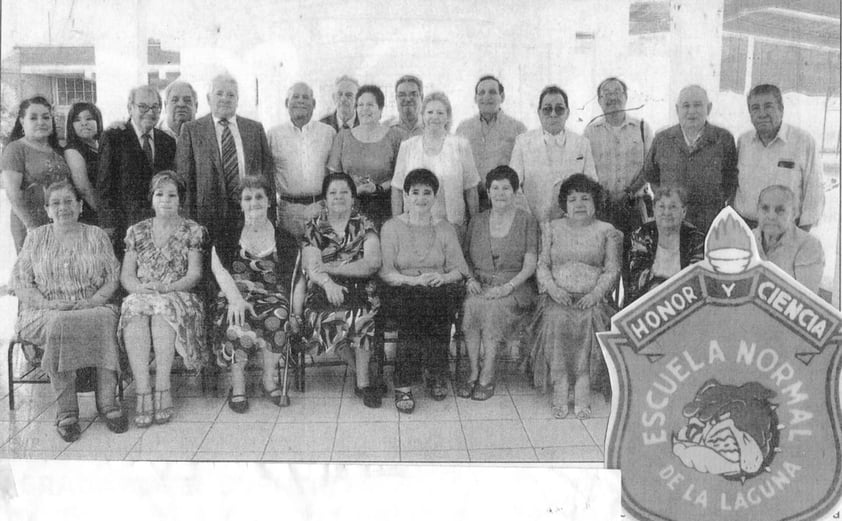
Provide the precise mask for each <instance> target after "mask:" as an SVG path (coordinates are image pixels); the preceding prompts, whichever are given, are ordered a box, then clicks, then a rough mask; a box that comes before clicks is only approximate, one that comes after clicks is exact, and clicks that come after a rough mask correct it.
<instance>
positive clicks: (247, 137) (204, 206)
mask: <svg viewBox="0 0 842 521" xmlns="http://www.w3.org/2000/svg"><path fill="white" fill-rule="evenodd" d="M237 128H238V129H239V131H240V138H241V139H242V141H243V155H244V156H245V163H246V164H245V172H246V175H247V176H255V177H261V178H263V179H264V180H265V181H266V184H267V186H269V192H270V193H268V194H266V195H268V196H269V201H270V209H269V212H270V213H269V218H270V220H272V221H273V222H275V221H276V215H277V213H276V206H277V201H276V200H275V179H274V169H273V164H272V152H271V150H270V149H269V142H268V141H267V140H266V132H265V131H264V130H263V125H262V124H260V123H258V122H257V121H253V120H250V119H246V118H244V117H242V116H237ZM175 162H176V170H177V171H178V174H179V176H180V177H181V179H182V180H183V181H184V183H185V184H186V185H187V197H186V198H185V205H184V209H185V212H186V213H187V215H188V216H189V217H190V218H191V219H194V220H195V221H196V222H198V223H199V224H201V225H203V226H205V227H206V228H207V229H208V234H209V236H210V239H211V241H213V242H212V244H215V243H216V242H218V241H219V239H220V237H222V236H224V235H225V234H226V233H234V230H236V229H237V226H238V225H239V221H240V220H241V216H242V212H240V209H239V206H237V204H236V203H234V201H238V199H239V194H228V193H227V190H226V187H225V177H224V175H223V172H222V157H221V155H220V150H219V144H218V142H217V140H216V129H214V123H213V118H212V117H211V115H210V114H208V115H207V116H204V117H201V118H199V119H197V120H195V121H191V122H189V123H185V124H184V125H183V126H182V127H181V134H180V135H179V136H178V151H177V153H176V161H175Z"/></svg>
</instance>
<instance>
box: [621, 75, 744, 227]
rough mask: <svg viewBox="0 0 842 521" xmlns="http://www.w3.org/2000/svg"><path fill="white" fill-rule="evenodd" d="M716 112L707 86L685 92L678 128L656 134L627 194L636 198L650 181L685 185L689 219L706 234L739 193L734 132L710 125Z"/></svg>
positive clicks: (680, 99) (678, 107)
mask: <svg viewBox="0 0 842 521" xmlns="http://www.w3.org/2000/svg"><path fill="white" fill-rule="evenodd" d="M712 108H713V103H711V102H710V100H709V99H708V95H707V92H706V91H705V89H703V88H702V87H700V86H698V85H688V86H687V87H684V88H683V89H681V92H680V93H679V95H678V103H676V104H675V112H676V114H677V115H678V125H675V126H672V127H669V128H667V129H664V130H662V131H660V132H658V133H657V134H656V135H655V139H653V140H652V147H651V148H650V149H649V152H648V154H647V155H646V161H645V162H644V163H643V170H642V171H641V175H640V176H638V177H637V179H635V181H634V182H633V183H632V184H631V185H629V187H628V188H627V189H626V191H627V193H628V194H634V193H636V192H637V190H639V189H640V187H641V186H643V184H644V183H645V182H646V181H648V182H650V183H652V185H653V186H658V185H661V184H664V185H679V186H683V187H684V189H685V190H687V194H688V196H687V201H686V208H687V216H686V219H687V221H689V222H690V223H691V224H692V225H694V226H695V227H696V228H698V229H699V230H701V231H702V232H703V233H705V234H706V233H707V232H708V228H710V224H711V223H712V222H713V219H714V217H716V215H717V214H718V213H719V211H720V210H722V208H723V207H725V205H728V204H731V203H733V202H734V194H735V193H736V191H737V145H736V143H735V142H734V136H733V135H731V133H730V132H728V131H727V130H725V129H724V128H720V127H717V126H714V125H711V124H710V123H709V122H708V116H709V115H710V111H711V109H712Z"/></svg>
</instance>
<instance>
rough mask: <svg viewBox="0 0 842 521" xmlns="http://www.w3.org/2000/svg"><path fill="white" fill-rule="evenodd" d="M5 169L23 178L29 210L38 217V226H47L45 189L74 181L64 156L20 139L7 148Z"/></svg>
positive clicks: (4, 158) (22, 184) (4, 156)
mask: <svg viewBox="0 0 842 521" xmlns="http://www.w3.org/2000/svg"><path fill="white" fill-rule="evenodd" d="M2 169H3V170H9V171H12V172H18V173H20V174H22V175H23V179H22V180H21V185H20V189H21V191H22V192H23V194H24V203H25V204H26V207H27V210H29V212H30V214H31V215H32V216H33V217H35V221H36V222H35V224H36V225H41V224H47V223H48V222H49V219H48V218H47V211H46V210H45V209H44V202H45V200H44V189H45V188H47V187H48V186H50V185H51V184H53V183H55V182H56V181H64V180H67V179H70V168H69V167H68V166H67V162H65V160H64V157H63V156H62V155H61V154H59V153H58V152H56V151H55V150H53V149H50V150H49V151H45V150H41V149H39V148H35V147H34V146H32V145H30V144H29V143H27V142H26V139H17V140H15V141H12V142H11V143H9V144H8V145H6V148H4V149H3V164H2Z"/></svg>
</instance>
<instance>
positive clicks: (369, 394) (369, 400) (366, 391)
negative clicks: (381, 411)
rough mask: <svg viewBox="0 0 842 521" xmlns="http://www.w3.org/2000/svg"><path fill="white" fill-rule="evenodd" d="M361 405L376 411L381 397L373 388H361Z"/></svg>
mask: <svg viewBox="0 0 842 521" xmlns="http://www.w3.org/2000/svg"><path fill="white" fill-rule="evenodd" d="M362 392H363V405H365V406H366V407H369V408H371V409H377V408H378V407H380V405H381V403H382V396H380V393H379V392H378V391H377V389H375V388H374V387H371V386H368V387H363V389H362Z"/></svg>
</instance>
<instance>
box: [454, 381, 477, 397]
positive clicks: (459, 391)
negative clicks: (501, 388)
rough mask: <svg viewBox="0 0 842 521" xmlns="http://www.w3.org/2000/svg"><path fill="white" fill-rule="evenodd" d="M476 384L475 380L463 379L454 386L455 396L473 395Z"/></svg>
mask: <svg viewBox="0 0 842 521" xmlns="http://www.w3.org/2000/svg"><path fill="white" fill-rule="evenodd" d="M476 386H477V381H476V380H474V381H472V382H471V381H464V382H462V383H460V384H459V386H458V387H456V396H458V397H459V398H470V397H471V396H473V395H474V389H475V388H476Z"/></svg>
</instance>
